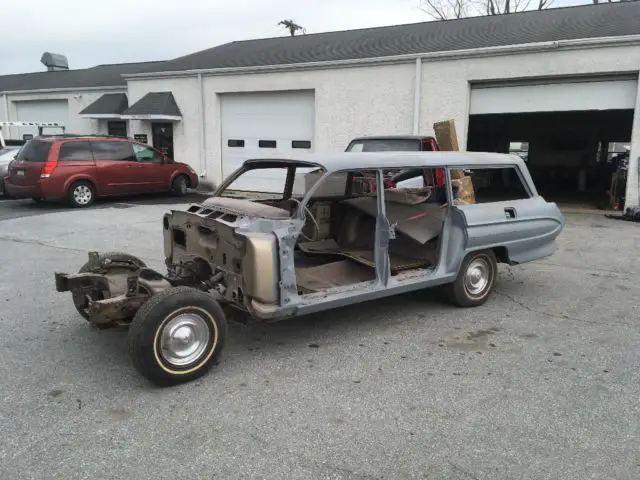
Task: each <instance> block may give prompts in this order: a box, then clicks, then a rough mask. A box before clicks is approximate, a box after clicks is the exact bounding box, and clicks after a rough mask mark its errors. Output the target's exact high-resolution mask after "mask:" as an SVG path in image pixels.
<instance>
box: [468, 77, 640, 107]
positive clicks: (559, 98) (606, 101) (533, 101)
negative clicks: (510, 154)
mask: <svg viewBox="0 0 640 480" xmlns="http://www.w3.org/2000/svg"><path fill="white" fill-rule="evenodd" d="M637 91H638V81H637V80H633V79H621V80H607V81H582V82H577V81H574V82H565V83H548V84H543V85H542V84H538V85H505V86H487V87H473V88H472V89H471V104H470V106H469V113H470V114H471V115H475V114H486V113H520V112H522V113H524V112H560V111H565V112H566V111H578V110H614V109H633V108H635V105H636V94H637Z"/></svg>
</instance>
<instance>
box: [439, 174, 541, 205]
mask: <svg viewBox="0 0 640 480" xmlns="http://www.w3.org/2000/svg"><path fill="white" fill-rule="evenodd" d="M455 172H464V176H463V177H459V178H456V177H457V176H459V174H458V175H456V174H455ZM451 184H452V187H453V194H454V197H455V199H456V201H455V203H456V204H458V205H464V204H469V203H492V202H509V201H512V200H522V199H525V198H529V197H530V195H529V190H528V189H527V187H526V186H525V184H524V183H523V181H522V179H521V178H520V175H519V174H518V170H517V169H516V167H501V168H472V169H465V170H455V169H452V171H451Z"/></svg>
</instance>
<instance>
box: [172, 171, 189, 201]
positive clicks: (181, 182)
mask: <svg viewBox="0 0 640 480" xmlns="http://www.w3.org/2000/svg"><path fill="white" fill-rule="evenodd" d="M188 192H189V180H188V179H187V177H185V176H184V175H178V176H177V177H176V178H174V179H173V182H171V193H172V194H173V195H176V196H177V197H184V196H185V195H186V194H187V193H188Z"/></svg>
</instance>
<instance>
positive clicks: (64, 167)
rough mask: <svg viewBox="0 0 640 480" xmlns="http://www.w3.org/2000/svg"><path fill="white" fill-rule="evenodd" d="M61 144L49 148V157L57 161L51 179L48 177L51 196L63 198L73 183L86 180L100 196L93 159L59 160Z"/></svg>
mask: <svg viewBox="0 0 640 480" xmlns="http://www.w3.org/2000/svg"><path fill="white" fill-rule="evenodd" d="M61 146H62V143H60V142H56V143H54V145H53V147H52V148H51V157H50V158H55V159H58V161H57V165H56V168H55V170H54V171H53V173H52V174H51V177H49V187H48V189H49V190H51V192H52V194H53V192H55V194H56V196H60V197H63V196H64V195H66V193H67V191H68V190H69V188H70V187H71V185H72V184H73V183H74V182H77V181H78V180H87V181H89V182H91V183H92V184H93V185H94V187H95V188H96V193H97V194H98V195H101V194H102V193H103V192H101V189H100V185H99V184H98V182H97V178H96V177H97V175H96V173H97V171H96V163H95V161H94V160H93V157H91V158H86V159H81V160H75V159H74V160H60V156H59V155H60V147H61Z"/></svg>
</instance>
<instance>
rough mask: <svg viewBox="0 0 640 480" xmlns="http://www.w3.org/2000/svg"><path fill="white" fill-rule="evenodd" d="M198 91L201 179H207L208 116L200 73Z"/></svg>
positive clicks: (199, 74)
mask: <svg viewBox="0 0 640 480" xmlns="http://www.w3.org/2000/svg"><path fill="white" fill-rule="evenodd" d="M198 90H199V91H200V178H205V177H206V176H207V136H206V134H205V125H206V117H207V116H206V112H205V107H204V82H203V80H202V73H198Z"/></svg>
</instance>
